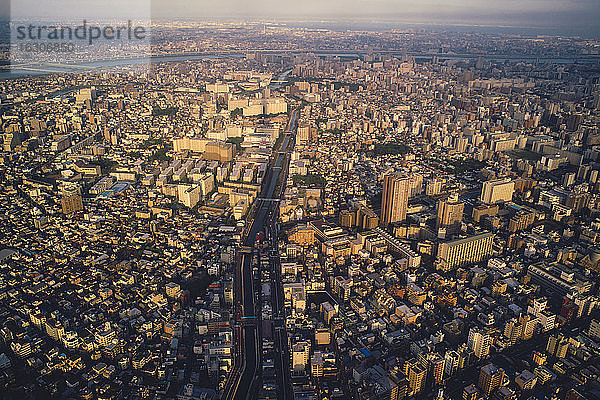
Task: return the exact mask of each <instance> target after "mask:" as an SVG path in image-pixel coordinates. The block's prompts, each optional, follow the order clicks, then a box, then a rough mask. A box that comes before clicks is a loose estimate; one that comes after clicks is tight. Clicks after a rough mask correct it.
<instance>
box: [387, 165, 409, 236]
mask: <svg viewBox="0 0 600 400" xmlns="http://www.w3.org/2000/svg"><path fill="white" fill-rule="evenodd" d="M409 197H410V179H409V178H407V177H403V176H401V175H397V174H391V175H386V176H385V177H384V178H383V195H382V198H381V223H382V225H383V226H388V225H389V224H391V223H394V222H402V221H404V220H405V219H406V211H407V209H408V198H409Z"/></svg>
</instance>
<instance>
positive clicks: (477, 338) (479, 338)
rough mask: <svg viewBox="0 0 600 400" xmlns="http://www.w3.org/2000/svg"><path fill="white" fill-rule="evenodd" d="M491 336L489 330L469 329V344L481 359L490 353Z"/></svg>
mask: <svg viewBox="0 0 600 400" xmlns="http://www.w3.org/2000/svg"><path fill="white" fill-rule="evenodd" d="M490 345H491V338H490V334H489V333H488V332H485V331H483V330H480V329H477V328H471V330H469V339H468V340H467V346H469V348H470V349H471V350H473V352H474V353H475V356H476V357H477V358H479V359H482V358H485V357H487V356H488V354H490Z"/></svg>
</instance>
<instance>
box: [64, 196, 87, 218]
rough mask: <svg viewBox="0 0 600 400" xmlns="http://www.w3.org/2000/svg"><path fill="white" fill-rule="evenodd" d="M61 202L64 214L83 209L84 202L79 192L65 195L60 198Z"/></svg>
mask: <svg viewBox="0 0 600 400" xmlns="http://www.w3.org/2000/svg"><path fill="white" fill-rule="evenodd" d="M60 204H61V206H62V212H63V213H64V214H73V213H74V212H77V211H79V210H83V202H82V200H81V196H80V195H78V194H73V195H70V196H63V197H62V198H61V199H60Z"/></svg>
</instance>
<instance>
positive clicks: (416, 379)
mask: <svg viewBox="0 0 600 400" xmlns="http://www.w3.org/2000/svg"><path fill="white" fill-rule="evenodd" d="M414 361H415V362H413V363H411V365H410V366H409V368H408V386H409V387H410V390H411V392H412V393H413V394H417V393H421V391H422V390H423V387H424V386H425V378H426V377H427V370H426V369H425V368H423V366H422V365H421V364H419V363H418V362H416V360H414Z"/></svg>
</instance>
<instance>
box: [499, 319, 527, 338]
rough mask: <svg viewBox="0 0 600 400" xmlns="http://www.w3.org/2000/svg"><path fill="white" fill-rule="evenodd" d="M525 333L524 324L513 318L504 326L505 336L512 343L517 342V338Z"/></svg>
mask: <svg viewBox="0 0 600 400" xmlns="http://www.w3.org/2000/svg"><path fill="white" fill-rule="evenodd" d="M522 335H523V324H521V323H520V322H519V321H517V320H516V318H513V319H511V320H510V321H508V322H507V323H506V325H505V326H504V337H506V338H507V339H508V341H509V342H510V344H511V345H513V344H515V343H517V340H519V339H520V338H521V336H522Z"/></svg>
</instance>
